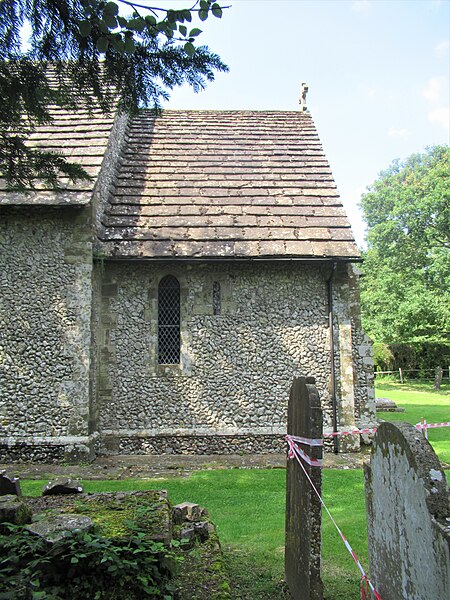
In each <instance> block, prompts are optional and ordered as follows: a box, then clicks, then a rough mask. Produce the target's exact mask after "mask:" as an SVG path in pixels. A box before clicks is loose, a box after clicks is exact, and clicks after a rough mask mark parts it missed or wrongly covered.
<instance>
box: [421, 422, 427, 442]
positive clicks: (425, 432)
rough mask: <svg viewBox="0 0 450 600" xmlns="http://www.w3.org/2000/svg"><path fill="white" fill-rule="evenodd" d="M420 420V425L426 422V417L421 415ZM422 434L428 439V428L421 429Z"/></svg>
mask: <svg viewBox="0 0 450 600" xmlns="http://www.w3.org/2000/svg"><path fill="white" fill-rule="evenodd" d="M420 422H421V423H422V425H426V424H427V421H426V419H424V418H423V417H421V419H420ZM422 435H423V437H424V438H425V439H426V440H427V439H428V429H422Z"/></svg>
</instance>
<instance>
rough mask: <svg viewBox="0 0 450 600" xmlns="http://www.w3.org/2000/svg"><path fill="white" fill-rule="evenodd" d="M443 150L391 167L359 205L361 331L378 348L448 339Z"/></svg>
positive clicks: (449, 275)
mask: <svg viewBox="0 0 450 600" xmlns="http://www.w3.org/2000/svg"><path fill="white" fill-rule="evenodd" d="M449 166H450V149H449V148H448V147H447V146H436V147H433V148H429V149H428V150H427V152H426V153H424V154H415V155H412V156H410V157H409V158H408V159H407V160H406V161H405V162H404V163H401V162H399V161H394V162H393V163H392V165H391V166H390V168H389V169H388V170H386V171H384V172H382V173H380V176H379V178H378V179H377V181H375V183H374V184H373V185H372V186H371V187H370V188H369V191H368V193H367V194H365V195H364V196H363V198H362V201H361V207H362V209H363V212H364V218H365V220H366V222H367V225H368V236H367V242H368V250H367V252H365V254H364V259H365V262H364V265H363V275H364V277H363V279H362V282H361V301H362V313H363V325H364V328H365V330H366V331H367V333H368V334H369V335H371V336H372V338H373V339H374V340H376V341H379V342H385V343H400V342H417V341H436V342H446V341H447V343H448V340H449V337H450V169H449Z"/></svg>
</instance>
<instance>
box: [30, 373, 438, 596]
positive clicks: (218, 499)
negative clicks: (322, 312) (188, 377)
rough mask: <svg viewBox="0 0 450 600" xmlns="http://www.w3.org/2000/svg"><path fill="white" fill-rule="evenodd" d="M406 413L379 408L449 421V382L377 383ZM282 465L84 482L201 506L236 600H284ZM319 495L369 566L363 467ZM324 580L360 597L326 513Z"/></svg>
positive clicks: (94, 488)
mask: <svg viewBox="0 0 450 600" xmlns="http://www.w3.org/2000/svg"><path fill="white" fill-rule="evenodd" d="M376 391H377V396H378V397H388V398H391V399H392V400H395V402H397V403H398V405H399V406H402V407H404V408H405V409H406V411H405V412H404V413H380V414H379V416H380V417H381V418H383V419H386V420H405V421H409V422H411V423H414V424H416V423H417V422H418V421H420V418H421V417H422V416H423V417H425V418H426V419H427V421H428V422H440V421H447V420H450V414H449V413H450V410H449V409H450V386H448V385H447V387H446V388H444V389H443V390H441V391H440V392H436V391H434V390H433V389H432V385H431V384H416V383H415V384H403V385H401V384H399V383H394V382H388V381H381V382H379V381H378V382H377V390H376ZM430 441H431V443H432V445H433V447H434V448H435V450H436V452H437V453H438V455H439V457H440V459H441V460H443V461H445V462H447V463H450V428H444V429H437V430H431V431H430ZM285 476H286V473H285V470H284V469H271V470H258V469H229V470H205V471H197V472H193V473H192V474H191V475H190V476H189V477H170V478H165V479H164V478H158V479H146V480H143V479H140V480H131V479H129V480H119V481H85V482H83V483H84V486H85V491H87V492H98V491H119V490H124V491H126V490H142V489H155V488H157V489H163V488H164V489H167V490H168V492H169V496H170V499H171V501H172V502H173V503H178V502H182V501H186V500H189V501H191V502H197V503H199V504H201V505H202V506H206V507H207V508H208V510H209V512H210V514H211V517H212V519H213V521H214V522H215V523H216V525H217V527H218V531H219V536H220V539H221V542H222V546H223V548H224V552H225V556H226V560H227V564H228V567H229V571H230V578H231V581H232V587H233V591H234V598H235V600H282V599H284V598H285V595H284V593H283V586H282V579H283V570H284V564H283V561H284V512H285ZM45 483H46V481H30V480H28V481H22V482H21V484H22V489H23V492H24V494H26V495H28V494H29V495H38V494H40V493H41V489H42V486H43V485H44V484H45ZM323 496H324V500H325V502H326V504H327V506H328V507H329V509H330V511H331V513H332V514H333V516H334V518H335V519H336V521H337V523H338V525H339V526H340V527H341V529H342V531H343V533H344V534H345V536H346V537H347V539H348V540H349V542H350V544H351V545H352V547H353V549H354V551H355V552H356V554H357V556H358V558H359V559H360V561H361V563H362V565H363V567H364V568H365V569H366V570H367V571H368V551H367V532H366V514H365V500H364V478H363V473H362V471H361V470H327V469H324V472H323ZM322 523H323V553H322V556H323V580H324V584H325V599H326V600H358V599H359V598H360V595H359V572H358V571H357V568H356V565H355V564H354V562H353V560H352V558H351V557H350V555H349V553H348V552H347V550H346V549H345V547H344V545H343V543H342V541H341V539H340V537H339V535H338V533H337V532H336V530H335V529H334V527H333V525H332V524H331V522H330V520H329V518H328V516H327V515H326V514H324V516H323V521H322Z"/></svg>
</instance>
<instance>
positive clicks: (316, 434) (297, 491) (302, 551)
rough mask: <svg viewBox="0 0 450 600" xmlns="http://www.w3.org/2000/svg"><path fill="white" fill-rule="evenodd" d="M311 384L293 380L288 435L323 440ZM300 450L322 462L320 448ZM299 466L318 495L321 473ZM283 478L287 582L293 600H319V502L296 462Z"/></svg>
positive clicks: (316, 396)
mask: <svg viewBox="0 0 450 600" xmlns="http://www.w3.org/2000/svg"><path fill="white" fill-rule="evenodd" d="M314 383H315V380H314V378H313V377H299V378H298V379H294V382H293V384H292V387H291V393H290V396H289V406H288V427H287V431H288V435H293V436H298V437H303V438H309V439H319V440H321V439H322V409H321V407H320V398H319V394H318V392H317V390H316V387H315V386H314ZM299 447H300V448H301V449H302V450H303V451H304V452H305V453H306V454H308V455H309V456H310V457H312V458H314V459H321V458H322V447H321V446H313V447H311V446H308V445H303V444H299ZM300 460H301V459H300ZM302 464H303V466H304V468H305V470H306V472H307V473H308V475H309V477H310V478H311V480H312V482H313V483H314V485H315V487H316V489H317V491H318V492H319V494H321V489H322V471H321V469H320V468H319V467H313V466H311V465H309V464H307V463H306V462H305V461H303V462H302ZM286 477H287V479H286V550H285V574H286V582H287V584H288V586H289V590H290V592H291V594H292V596H293V598H294V600H322V598H323V584H322V579H321V549H322V548H321V545H322V538H321V504H320V500H319V498H318V497H317V495H316V494H315V493H314V490H313V488H312V486H311V483H310V482H309V481H308V479H307V477H306V475H305V473H304V471H303V469H302V468H301V466H300V465H299V464H298V462H297V460H296V459H293V460H289V461H288V464H287V474H286Z"/></svg>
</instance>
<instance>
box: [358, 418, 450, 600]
mask: <svg viewBox="0 0 450 600" xmlns="http://www.w3.org/2000/svg"><path fill="white" fill-rule="evenodd" d="M364 471H365V484H366V507H367V529H368V537H369V561H370V573H371V580H372V583H373V584H374V586H375V588H376V590H377V591H378V593H379V594H380V596H381V598H383V600H427V599H429V600H448V599H449V598H450V557H449V545H450V527H449V525H450V520H449V518H450V512H449V495H448V488H447V483H446V479H445V475H444V472H443V470H442V467H441V464H440V462H439V459H438V458H437V456H436V454H435V453H434V451H433V449H432V447H431V446H430V444H429V442H428V441H427V440H426V439H425V438H424V437H423V436H422V434H421V433H420V432H419V431H418V430H417V429H416V428H415V427H414V426H413V425H410V424H409V423H401V422H396V423H388V422H384V423H382V424H381V425H380V426H379V428H378V431H377V433H376V435H375V437H374V443H373V448H372V454H371V458H370V465H365V469H364Z"/></svg>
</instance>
